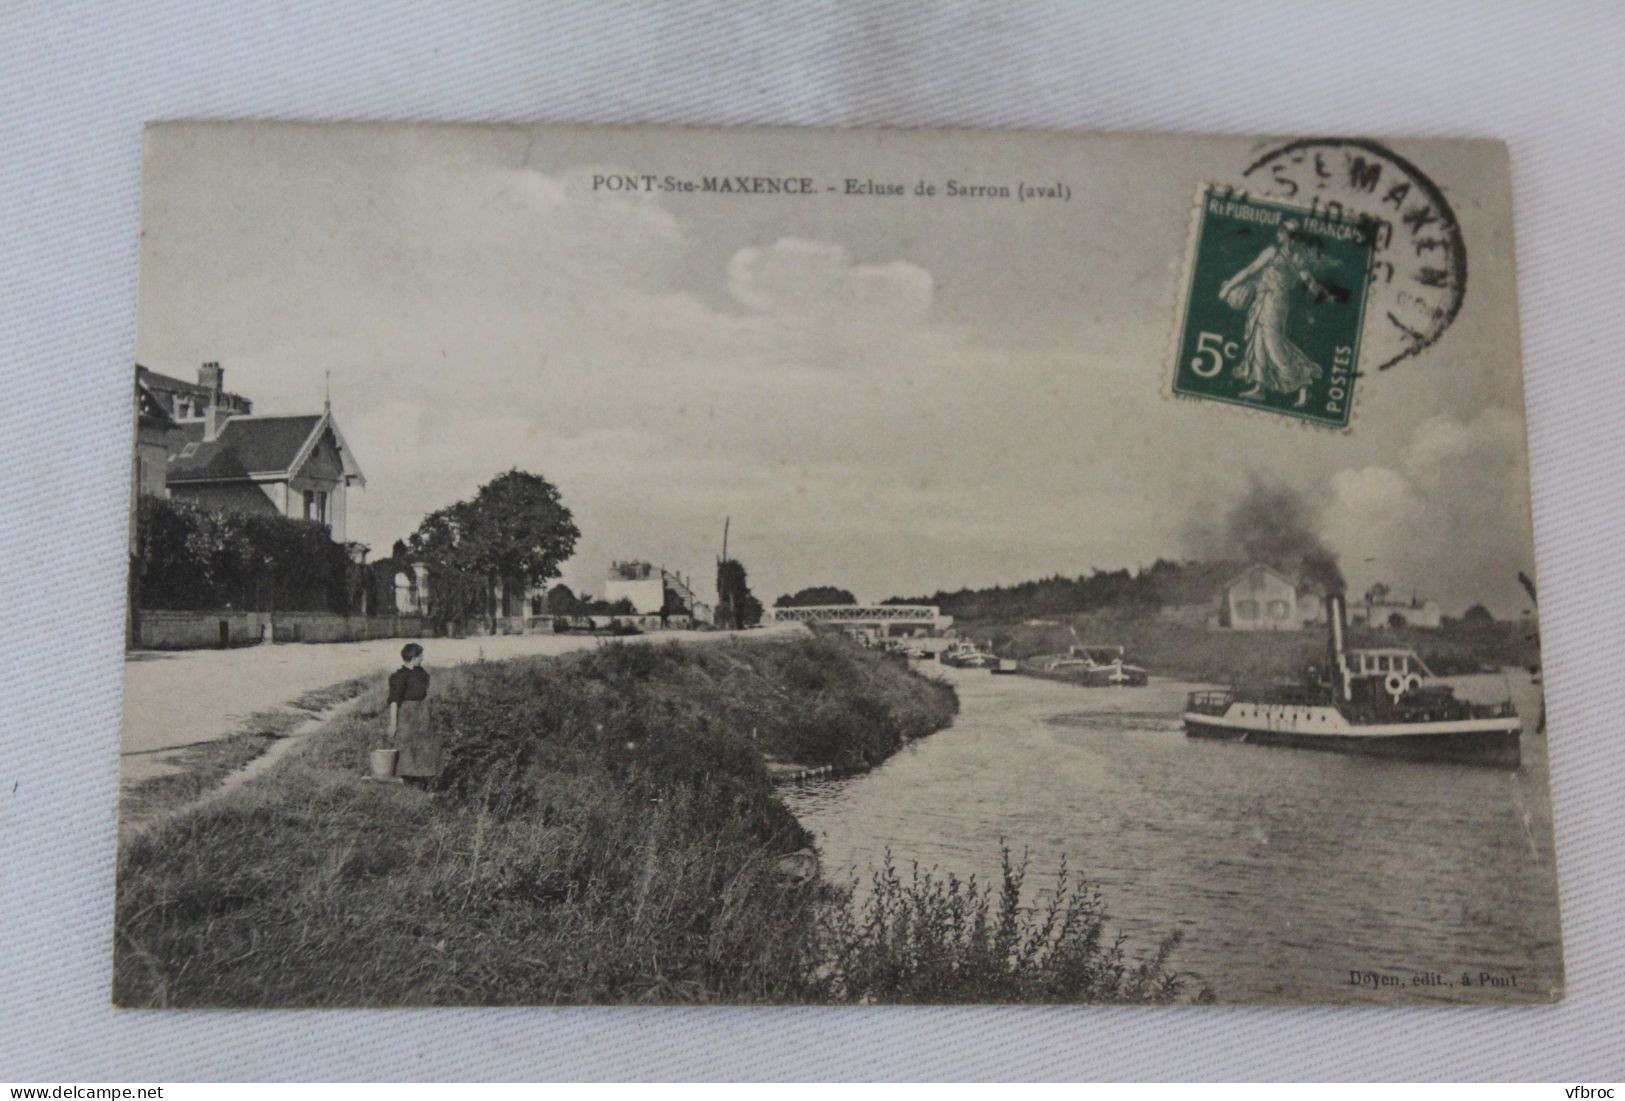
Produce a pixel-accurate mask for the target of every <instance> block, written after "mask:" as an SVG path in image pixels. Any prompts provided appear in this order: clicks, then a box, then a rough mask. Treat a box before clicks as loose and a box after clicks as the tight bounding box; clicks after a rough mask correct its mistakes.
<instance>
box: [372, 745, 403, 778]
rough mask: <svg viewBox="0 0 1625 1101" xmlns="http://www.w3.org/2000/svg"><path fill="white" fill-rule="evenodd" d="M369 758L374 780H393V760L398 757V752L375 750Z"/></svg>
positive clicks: (396, 750)
mask: <svg viewBox="0 0 1625 1101" xmlns="http://www.w3.org/2000/svg"><path fill="white" fill-rule="evenodd" d="M369 756H370V761H371V764H372V778H373V779H374V780H393V779H394V778H395V758H396V757H399V756H400V750H398V749H375V750H373V751H372V753H371V754H370V755H369Z"/></svg>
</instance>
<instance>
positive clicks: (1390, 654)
mask: <svg viewBox="0 0 1625 1101" xmlns="http://www.w3.org/2000/svg"><path fill="white" fill-rule="evenodd" d="M1345 660H1346V661H1347V662H1348V672H1349V676H1351V677H1383V678H1385V679H1386V678H1387V676H1388V674H1389V673H1398V674H1399V675H1400V676H1401V677H1409V676H1410V675H1411V674H1412V673H1416V674H1417V675H1418V676H1419V677H1421V678H1422V679H1423V680H1430V679H1432V677H1433V671H1432V670H1431V669H1429V668H1428V667H1427V666H1426V665H1425V664H1424V663H1423V662H1422V659H1421V658H1419V657H1417V656H1416V651H1414V650H1398V649H1385V650H1350V651H1349V652H1348V655H1347V657H1346V659H1345Z"/></svg>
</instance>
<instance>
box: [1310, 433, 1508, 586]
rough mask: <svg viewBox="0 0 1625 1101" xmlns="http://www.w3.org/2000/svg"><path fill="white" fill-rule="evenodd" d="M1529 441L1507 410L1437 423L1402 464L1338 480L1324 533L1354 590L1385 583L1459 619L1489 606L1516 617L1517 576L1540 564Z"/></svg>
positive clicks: (1412, 442) (1410, 444)
mask: <svg viewBox="0 0 1625 1101" xmlns="http://www.w3.org/2000/svg"><path fill="white" fill-rule="evenodd" d="M1522 436H1523V428H1522V425H1521V424H1519V422H1518V420H1517V418H1516V417H1515V416H1513V415H1512V414H1511V413H1508V412H1507V411H1505V410H1500V409H1489V410H1486V411H1485V412H1483V413H1481V414H1479V415H1478V416H1477V417H1475V418H1473V419H1472V420H1470V421H1460V420H1456V419H1454V418H1452V417H1449V416H1442V415H1441V416H1434V417H1430V418H1428V419H1427V420H1425V421H1423V422H1422V423H1421V424H1420V425H1418V426H1417V427H1416V429H1415V430H1414V431H1413V432H1412V434H1411V437H1410V439H1409V440H1408V441H1407V443H1406V444H1405V446H1404V448H1403V450H1402V451H1401V452H1400V455H1399V460H1400V461H1399V462H1398V463H1397V464H1396V465H1394V466H1368V467H1361V468H1355V469H1349V470H1343V471H1340V472H1338V473H1337V474H1335V475H1334V476H1333V478H1332V481H1331V485H1332V493H1333V504H1332V507H1331V508H1330V509H1328V510H1327V514H1326V516H1325V518H1324V521H1323V523H1324V527H1325V532H1324V534H1325V535H1326V537H1327V539H1328V541H1329V542H1330V543H1331V544H1332V545H1333V546H1334V547H1336V548H1337V550H1338V551H1339V553H1340V555H1341V556H1342V561H1343V567H1344V571H1345V573H1347V574H1348V575H1349V580H1350V582H1351V584H1353V585H1354V587H1355V588H1356V589H1360V588H1362V587H1364V586H1366V585H1369V584H1371V583H1373V582H1376V581H1383V582H1386V583H1388V584H1390V585H1392V586H1395V587H1396V588H1398V589H1399V590H1400V591H1402V592H1406V593H1409V592H1412V591H1415V592H1418V593H1419V594H1420V595H1422V596H1425V597H1434V598H1436V599H1438V600H1439V601H1440V602H1441V603H1442V604H1443V605H1444V607H1445V609H1446V610H1447V611H1453V612H1458V613H1459V612H1460V611H1461V610H1462V609H1463V608H1464V607H1466V606H1467V605H1468V604H1471V603H1475V602H1478V601H1481V600H1482V601H1488V602H1490V603H1491V606H1492V608H1495V610H1497V611H1499V612H1500V613H1501V614H1512V613H1514V612H1516V611H1517V610H1518V607H1520V606H1521V604H1520V597H1519V592H1518V588H1517V573H1518V571H1519V570H1529V569H1532V568H1533V566H1534V563H1533V561H1532V558H1531V549H1530V541H1529V518H1528V505H1527V502H1528V497H1529V485H1528V478H1527V474H1526V473H1525V470H1524V466H1523V463H1522V462H1521V460H1520V456H1521V455H1522V454H1523V438H1522ZM1497 605H1498V607H1497Z"/></svg>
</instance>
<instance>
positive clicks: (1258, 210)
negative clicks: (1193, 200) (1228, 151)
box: [1173, 185, 1374, 428]
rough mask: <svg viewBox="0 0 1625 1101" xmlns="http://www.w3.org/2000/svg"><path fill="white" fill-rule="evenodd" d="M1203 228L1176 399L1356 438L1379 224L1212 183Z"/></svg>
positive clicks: (1184, 317)
mask: <svg viewBox="0 0 1625 1101" xmlns="http://www.w3.org/2000/svg"><path fill="white" fill-rule="evenodd" d="M1195 218H1196V225H1195V230H1194V233H1193V239H1192V253H1191V257H1190V262H1189V274H1188V278H1187V282H1186V285H1185V297H1184V300H1183V302H1182V303H1181V307H1180V313H1179V324H1180V333H1179V339H1178V342H1177V344H1176V346H1175V353H1174V354H1175V359H1174V365H1173V392H1174V393H1175V394H1177V395H1180V396H1183V397H1191V398H1202V399H1206V400H1208V401H1217V402H1224V403H1226V404H1231V405H1242V406H1248V407H1252V408H1256V409H1260V410H1265V411H1268V412H1272V413H1279V414H1281V415H1283V416H1287V417H1294V418H1297V419H1299V420H1302V421H1305V422H1308V423H1311V424H1317V425H1322V426H1326V427H1330V428H1347V427H1348V425H1349V417H1350V411H1351V409H1352V407H1353V398H1354V382H1355V373H1356V365H1357V364H1358V363H1359V359H1360V335H1361V330H1362V328H1363V327H1364V323H1365V305H1366V293H1367V288H1368V286H1369V273H1370V270H1371V261H1372V249H1373V243H1374V238H1373V234H1372V231H1371V227H1370V224H1369V223H1368V222H1365V221H1362V220H1360V219H1358V218H1354V217H1348V216H1344V215H1342V214H1341V213H1332V214H1328V212H1327V211H1325V210H1324V209H1320V210H1316V209H1305V208H1302V207H1298V206H1292V205H1289V204H1286V203H1280V202H1271V201H1265V200H1263V199H1258V198H1254V197H1252V196H1249V195H1247V194H1245V193H1242V192H1239V191H1237V190H1235V189H1233V188H1226V187H1218V186H1213V185H1208V186H1205V187H1204V188H1202V190H1201V191H1200V192H1199V195H1198V210H1197V212H1196V215H1195Z"/></svg>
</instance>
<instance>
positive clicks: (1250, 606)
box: [1236, 600, 1258, 619]
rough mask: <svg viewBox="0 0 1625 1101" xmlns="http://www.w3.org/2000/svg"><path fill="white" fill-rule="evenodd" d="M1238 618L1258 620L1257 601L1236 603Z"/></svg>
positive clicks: (1239, 601)
mask: <svg viewBox="0 0 1625 1101" xmlns="http://www.w3.org/2000/svg"><path fill="white" fill-rule="evenodd" d="M1236 618H1237V619H1257V618H1258V601H1256V600H1238V601H1236Z"/></svg>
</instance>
